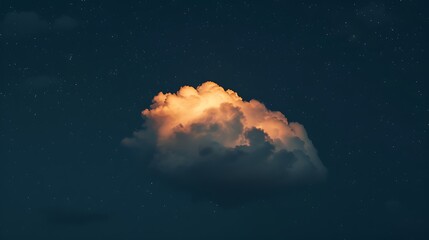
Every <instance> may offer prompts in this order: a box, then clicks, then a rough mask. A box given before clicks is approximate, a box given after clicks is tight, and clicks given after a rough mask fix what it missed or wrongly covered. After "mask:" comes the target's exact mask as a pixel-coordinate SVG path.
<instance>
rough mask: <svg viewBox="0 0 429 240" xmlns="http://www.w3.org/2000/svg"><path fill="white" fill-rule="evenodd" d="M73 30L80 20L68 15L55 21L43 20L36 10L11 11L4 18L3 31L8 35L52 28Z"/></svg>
mask: <svg viewBox="0 0 429 240" xmlns="http://www.w3.org/2000/svg"><path fill="white" fill-rule="evenodd" d="M52 26H53V27H54V28H55V29H57V30H71V29H73V28H75V27H77V26H78V22H77V21H76V20H75V19H73V18H71V17H69V16H66V15H62V16H60V17H59V18H57V19H55V20H54V21H53V23H50V22H49V21H46V20H43V19H42V18H41V17H40V16H39V15H38V14H37V13H36V12H15V11H14V12H9V13H7V14H6V15H5V17H4V20H3V29H2V30H3V33H4V34H5V35H6V36H18V37H24V36H34V35H36V34H38V33H42V32H48V31H49V30H52Z"/></svg>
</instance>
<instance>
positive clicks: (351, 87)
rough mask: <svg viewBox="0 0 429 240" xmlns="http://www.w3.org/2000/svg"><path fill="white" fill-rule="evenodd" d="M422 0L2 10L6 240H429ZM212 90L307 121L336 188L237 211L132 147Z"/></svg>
mask: <svg viewBox="0 0 429 240" xmlns="http://www.w3.org/2000/svg"><path fill="white" fill-rule="evenodd" d="M427 7H428V6H427V4H425V2H424V1H420V2H419V1H410V0H402V1H400V0H395V1H372V2H370V1H356V2H355V3H353V2H352V1H335V2H331V1H330V2H323V3H322V2H320V1H314V2H313V3H311V2H298V1H210V2H209V1H6V0H4V1H1V2H0V17H1V18H0V20H1V35H0V41H1V50H0V51H1V52H0V56H1V58H0V61H1V63H0V74H1V75H0V111H1V113H0V124H1V125H0V159H1V160H0V238H1V239H5V240H9V239H314V238H316V237H318V238H322V239H405V238H406V239H424V238H425V237H427V235H428V230H427V225H428V213H429V211H428V210H429V209H428V206H427V202H428V201H429V195H428V192H427V188H428V180H429V179H428V174H427V170H428V167H429V162H428V159H429V156H428V150H427V149H428V128H429V125H428V124H429V122H428V110H429V107H428V102H427V90H428V88H427V85H428V84H427V79H429V78H428V77H429V76H428V70H427V66H428V61H427V54H426V51H427V48H426V44H427V42H429V39H428V30H427V29H428V28H427V27H428V22H429V16H428V14H427V11H426V9H427ZM206 80H212V81H215V82H216V83H218V84H220V85H221V86H223V87H225V88H230V89H233V90H234V91H236V92H238V94H240V96H242V97H243V98H244V99H246V100H250V99H252V98H255V99H258V100H260V101H262V102H263V103H264V104H265V105H266V106H267V107H268V108H269V109H271V110H278V111H281V112H282V113H284V114H285V115H286V117H288V119H289V120H291V121H297V122H300V123H302V124H303V125H304V126H305V128H306V130H307V131H308V134H309V137H310V139H311V140H312V141H313V143H314V145H315V147H316V148H317V150H318V152H319V157H320V159H321V161H322V162H323V163H324V165H325V166H326V167H327V169H328V171H329V175H328V180H327V182H326V183H325V184H322V185H320V186H313V187H303V188H300V189H294V190H289V191H288V190H286V191H285V194H284V195H282V196H277V197H273V198H266V199H260V200H256V201H251V202H248V203H245V204H243V205H240V206H236V207H232V208H223V207H222V206H218V205H217V204H216V203H213V202H209V201H199V200H195V199H193V198H192V196H190V195H189V194H187V193H183V192H180V191H176V190H174V189H171V188H169V187H168V186H165V185H164V184H162V183H161V182H160V181H158V179H156V178H154V177H153V176H151V175H150V174H148V173H147V172H146V171H145V166H144V164H143V163H142V162H141V161H139V159H137V158H135V156H133V155H132V154H130V153H129V151H128V150H127V149H125V148H124V147H122V146H121V144H120V142H121V140H122V139H123V138H124V137H126V136H129V135H130V133H131V132H132V131H134V130H136V129H139V128H140V126H141V124H142V123H143V120H142V119H141V117H140V111H141V110H143V109H145V108H147V107H148V106H149V105H150V103H151V99H152V97H153V96H154V95H155V94H157V93H158V92H159V91H164V92H168V91H169V92H171V91H176V90H178V88H179V87H180V86H183V85H191V86H197V85H199V84H201V83H202V82H204V81H206Z"/></svg>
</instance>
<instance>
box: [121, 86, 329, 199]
mask: <svg viewBox="0 0 429 240" xmlns="http://www.w3.org/2000/svg"><path fill="white" fill-rule="evenodd" d="M142 116H143V118H144V119H145V124H144V127H143V129H142V130H139V131H137V132H135V133H134V135H133V136H132V137H130V138H125V139H124V140H123V144H124V145H125V146H128V147H132V148H136V149H138V150H141V152H142V153H144V154H145V157H143V159H146V161H148V163H149V166H150V167H151V168H150V169H152V170H153V171H154V172H155V173H157V174H158V175H160V176H161V177H162V179H164V180H167V181H168V182H170V184H173V185H175V186H177V187H180V188H183V189H185V190H188V191H191V192H192V193H194V194H196V195H199V196H203V197H207V198H209V199H211V200H215V201H218V202H236V201H242V200H243V199H244V198H249V197H250V198H251V197H258V196H260V195H264V194H267V193H273V192H281V191H283V190H285V189H287V187H289V186H294V185H301V184H311V183H315V182H318V181H320V180H323V179H324V178H325V175H326V169H325V167H324V166H323V164H322V163H321V161H320V160H319V158H318V156H317V152H316V149H315V148H314V146H313V144H312V143H311V141H310V139H309V138H308V136H307V133H306V131H305V129H304V127H303V126H302V125H301V124H299V123H294V122H292V123H289V122H288V121H287V119H286V117H285V116H284V115H283V114H282V113H280V112H274V111H270V110H268V109H267V108H266V107H265V106H264V105H263V104H262V103H261V102H259V101H257V100H250V101H244V100H243V99H242V98H241V97H240V96H238V94H237V93H236V92H234V91H232V90H226V91H225V89H223V88H222V87H221V86H219V85H217V84H216V83H214V82H205V83H203V84H202V85H201V86H198V87H197V88H196V89H195V88H193V87H190V86H184V87H182V88H180V90H179V91H178V92H177V93H166V94H164V93H162V92H160V93H159V94H158V95H157V96H155V97H154V98H153V104H152V105H151V107H150V109H145V110H144V111H143V112H142Z"/></svg>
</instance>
